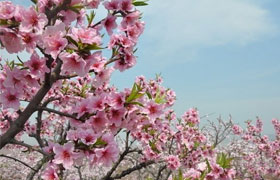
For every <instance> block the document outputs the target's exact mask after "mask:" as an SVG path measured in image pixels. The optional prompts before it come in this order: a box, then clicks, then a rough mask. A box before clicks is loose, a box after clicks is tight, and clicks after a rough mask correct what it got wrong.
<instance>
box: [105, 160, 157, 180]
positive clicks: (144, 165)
mask: <svg viewBox="0 0 280 180" xmlns="http://www.w3.org/2000/svg"><path fill="white" fill-rule="evenodd" d="M154 163H155V161H146V162H142V163H140V164H138V165H136V166H134V167H132V168H129V169H126V170H124V171H122V172H121V173H120V174H117V175H116V176H114V177H111V178H109V179H105V180H114V179H121V178H122V177H124V176H126V175H128V174H130V173H132V172H134V171H137V170H139V169H142V168H144V167H147V166H149V165H151V164H154Z"/></svg>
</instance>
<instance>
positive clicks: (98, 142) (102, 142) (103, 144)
mask: <svg viewBox="0 0 280 180" xmlns="http://www.w3.org/2000/svg"><path fill="white" fill-rule="evenodd" d="M106 145H107V142H106V141H103V140H102V139H101V137H99V138H98V139H97V140H96V142H95V143H94V144H93V145H92V147H91V148H94V147H103V146H106Z"/></svg>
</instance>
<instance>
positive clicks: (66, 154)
mask: <svg viewBox="0 0 280 180" xmlns="http://www.w3.org/2000/svg"><path fill="white" fill-rule="evenodd" d="M53 151H54V153H55V156H54V160H53V162H54V163H56V164H62V165H63V167H64V168H65V169H70V168H71V167H72V166H73V164H74V159H75V158H76V153H74V152H73V151H74V145H73V144H72V143H71V142H68V143H66V144H64V145H63V146H61V145H56V146H55V147H54V148H53Z"/></svg>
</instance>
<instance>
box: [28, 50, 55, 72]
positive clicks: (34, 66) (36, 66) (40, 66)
mask: <svg viewBox="0 0 280 180" xmlns="http://www.w3.org/2000/svg"><path fill="white" fill-rule="evenodd" d="M25 65H26V66H27V67H28V68H29V69H30V73H31V74H33V75H37V76H39V77H42V76H44V74H45V73H49V72H50V70H49V68H48V67H47V66H46V59H45V58H40V57H39V55H38V54H37V53H36V52H33V54H32V56H31V58H30V60H29V61H27V62H26V63H25Z"/></svg>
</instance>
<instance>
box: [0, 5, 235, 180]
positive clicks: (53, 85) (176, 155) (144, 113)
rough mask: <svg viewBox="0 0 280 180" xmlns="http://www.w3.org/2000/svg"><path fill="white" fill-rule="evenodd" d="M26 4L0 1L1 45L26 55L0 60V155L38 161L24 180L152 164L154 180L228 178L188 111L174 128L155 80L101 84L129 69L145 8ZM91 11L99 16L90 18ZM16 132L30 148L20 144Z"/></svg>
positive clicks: (226, 163) (222, 160) (116, 174)
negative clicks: (86, 168)
mask: <svg viewBox="0 0 280 180" xmlns="http://www.w3.org/2000/svg"><path fill="white" fill-rule="evenodd" d="M32 2H33V5H32V6H30V7H23V6H20V5H15V4H13V3H12V2H10V1H1V2H0V42H1V46H2V47H3V48H4V49H5V50H6V51H7V52H8V53H10V54H12V53H19V52H22V51H26V52H27V53H29V54H30V58H27V59H22V58H21V57H18V58H17V59H14V60H11V59H3V60H2V61H1V73H0V88H1V89H0V108H1V114H0V120H1V121H0V130H1V133H0V135H1V136H0V149H1V148H3V147H8V148H9V147H13V148H14V147H17V148H23V147H24V148H28V151H30V152H35V151H36V152H37V153H40V154H41V155H42V159H41V160H39V161H38V162H37V165H35V167H34V168H32V167H30V168H31V170H30V173H28V175H27V178H29V179H33V178H34V177H35V176H39V177H41V178H43V179H62V178H63V177H64V172H66V171H67V170H68V169H71V168H73V167H81V166H82V165H83V164H84V163H85V162H86V163H88V164H89V165H90V167H92V168H94V167H96V166H102V167H108V168H107V170H106V173H105V174H104V176H103V177H102V179H106V180H111V179H120V178H122V177H124V176H126V175H128V174H130V173H133V172H134V171H137V170H140V169H142V168H146V167H148V166H151V165H158V166H154V167H156V168H157V167H158V168H159V170H160V171H159V175H158V179H160V178H168V177H170V178H171V174H173V178H174V179H183V178H184V179H220V178H223V179H232V178H233V177H234V174H235V171H234V170H233V169H231V166H230V161H231V159H230V158H228V157H227V156H226V155H225V154H217V153H216V152H215V150H214V149H213V146H212V145H211V144H209V143H208V141H207V139H206V137H205V135H204V134H203V133H201V132H200V130H199V128H198V124H199V122H200V118H199V114H198V111H197V109H194V108H191V109H190V110H189V111H187V112H186V113H185V114H184V115H183V116H182V118H181V120H180V121H179V122H178V121H177V119H176V115H175V113H174V111H173V110H172V109H171V107H172V105H173V104H174V101H175V93H174V92H173V91H172V90H170V89H167V88H165V87H163V86H162V84H161V83H162V79H161V78H160V77H157V78H156V79H155V80H146V79H145V78H144V77H143V76H139V77H137V78H136V80H135V83H134V84H133V85H132V88H126V89H124V90H123V91H119V90H117V89H116V88H115V87H114V86H111V85H110V83H109V81H110V77H111V75H112V72H113V71H116V70H118V71H121V72H123V71H125V70H127V69H129V68H132V67H133V66H134V65H135V64H136V57H135V55H134V53H135V51H136V45H137V41H138V38H139V36H140V35H141V34H142V33H143V30H144V23H143V22H142V21H141V13H140V12H139V11H138V10H137V9H136V7H137V6H144V5H147V2H146V1H141V0H111V1H103V2H101V1H100V0H32ZM101 6H103V7H104V8H105V9H106V10H107V12H108V13H107V15H106V17H104V18H103V19H101V20H96V19H95V12H96V9H97V8H99V7H101ZM106 37H107V39H109V42H105V38H106ZM104 51H110V52H111V56H110V57H105V56H104ZM31 115H35V116H36V118H31ZM24 134H27V135H28V136H30V137H33V138H35V140H36V141H37V145H32V144H27V143H25V142H23V141H21V137H22V135H24ZM123 137H125V139H124V143H118V142H117V138H123ZM131 154H137V161H136V163H135V165H132V167H127V168H126V169H125V170H123V171H121V170H118V171H116V169H117V168H118V166H119V165H120V164H121V162H122V161H125V160H126V157H127V156H129V155H131ZM22 163H23V162H22ZM23 164H24V163H23ZM25 165H26V164H25ZM27 167H28V166H27ZM163 171H165V172H166V174H163V173H161V172H163ZM79 174H80V171H79ZM164 175H166V177H163V176H164ZM81 176H82V175H81Z"/></svg>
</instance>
